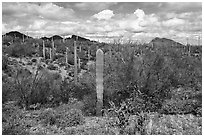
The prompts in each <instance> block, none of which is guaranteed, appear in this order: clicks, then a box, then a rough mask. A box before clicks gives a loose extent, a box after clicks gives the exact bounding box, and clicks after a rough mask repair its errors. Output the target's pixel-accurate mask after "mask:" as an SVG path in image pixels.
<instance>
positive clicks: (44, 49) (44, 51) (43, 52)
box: [43, 40, 45, 59]
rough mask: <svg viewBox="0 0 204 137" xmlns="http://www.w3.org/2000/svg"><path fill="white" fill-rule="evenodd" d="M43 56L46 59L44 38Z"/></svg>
mask: <svg viewBox="0 0 204 137" xmlns="http://www.w3.org/2000/svg"><path fill="white" fill-rule="evenodd" d="M43 58H44V59H45V41H44V40H43Z"/></svg>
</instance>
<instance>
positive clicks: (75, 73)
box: [74, 41, 78, 84]
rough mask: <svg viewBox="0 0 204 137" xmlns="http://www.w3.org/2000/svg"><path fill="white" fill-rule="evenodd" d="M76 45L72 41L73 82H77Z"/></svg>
mask: <svg viewBox="0 0 204 137" xmlns="http://www.w3.org/2000/svg"><path fill="white" fill-rule="evenodd" d="M77 67H78V66H77V45H76V41H74V83H75V84H77Z"/></svg>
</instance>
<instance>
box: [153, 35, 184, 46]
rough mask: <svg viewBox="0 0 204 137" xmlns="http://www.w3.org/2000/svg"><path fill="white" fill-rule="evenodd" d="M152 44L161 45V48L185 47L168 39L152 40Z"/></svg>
mask: <svg viewBox="0 0 204 137" xmlns="http://www.w3.org/2000/svg"><path fill="white" fill-rule="evenodd" d="M150 43H154V45H161V46H179V47H180V46H184V45H183V44H181V43H179V42H176V41H174V40H171V39H167V38H158V37H156V38H154V39H152V41H151V42H150Z"/></svg>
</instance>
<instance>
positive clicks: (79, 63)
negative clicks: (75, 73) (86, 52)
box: [78, 58, 81, 70]
mask: <svg viewBox="0 0 204 137" xmlns="http://www.w3.org/2000/svg"><path fill="white" fill-rule="evenodd" d="M78 68H79V70H80V68H81V59H80V58H78Z"/></svg>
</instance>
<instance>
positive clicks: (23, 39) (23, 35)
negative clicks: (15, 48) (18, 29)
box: [23, 35, 25, 43]
mask: <svg viewBox="0 0 204 137" xmlns="http://www.w3.org/2000/svg"><path fill="white" fill-rule="evenodd" d="M24 42H25V40H24V35H23V43H24Z"/></svg>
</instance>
